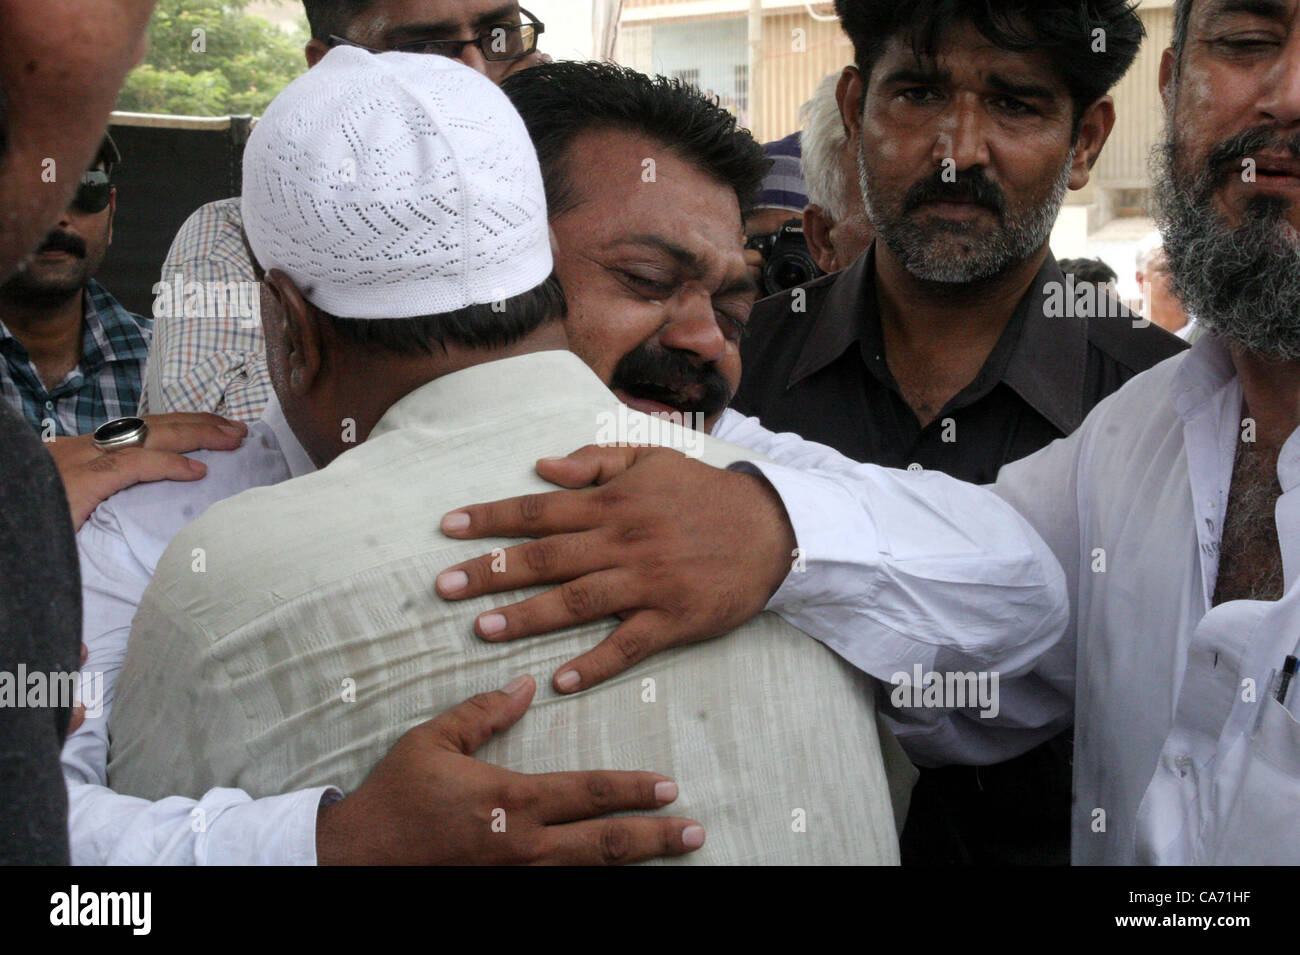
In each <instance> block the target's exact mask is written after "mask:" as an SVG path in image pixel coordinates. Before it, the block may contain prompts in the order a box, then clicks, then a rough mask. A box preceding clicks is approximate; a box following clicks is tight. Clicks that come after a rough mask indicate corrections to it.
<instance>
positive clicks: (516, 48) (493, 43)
mask: <svg viewBox="0 0 1300 955" xmlns="http://www.w3.org/2000/svg"><path fill="white" fill-rule="evenodd" d="M519 12H520V13H521V14H523V15H524V16H526V17H527V18H528V19H529V20H530V21H532V22H529V23H516V24H513V25H508V24H501V25H499V26H494V27H492V28H491V29H489V30H488V31H487V32H486V33H481V34H479V35H478V36H476V37H474V38H472V39H469V40H415V41H413V42H411V43H398V44H397V45H395V46H394V47H393V48H392V50H393V51H395V52H397V53H429V54H433V55H435V56H448V57H451V58H452V59H456V58H458V57H459V56H460V55H461V53H462V52H464V50H465V47H467V46H476V47H478V49H479V52H480V53H482V54H483V59H485V60H488V61H490V62H500V61H503V60H518V59H520V58H522V57H525V56H527V55H528V54H529V53H532V52H534V51H535V50H536V49H537V37H538V34H540V33H542V32H543V31H544V30H545V29H546V25H545V24H544V23H542V22H541V21H540V20H538V19H537V18H536V17H535V16H533V15H532V14H531V13H529V12H528V11H527V10H525V9H524V8H523V7H520V8H519ZM329 42H330V46H355V47H358V48H359V49H362V50H366V51H367V52H369V53H383V52H386V51H384V50H376V49H374V48H373V47H369V46H364V45H363V44H360V43H357V42H355V41H353V40H349V39H348V38H347V37H341V36H337V35H331V36H330V38H329Z"/></svg>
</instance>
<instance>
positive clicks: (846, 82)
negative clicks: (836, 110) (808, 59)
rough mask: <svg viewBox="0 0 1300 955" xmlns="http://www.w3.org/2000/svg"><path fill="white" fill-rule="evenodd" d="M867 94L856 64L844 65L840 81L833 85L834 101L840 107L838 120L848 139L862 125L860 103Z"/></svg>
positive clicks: (864, 81)
mask: <svg viewBox="0 0 1300 955" xmlns="http://www.w3.org/2000/svg"><path fill="white" fill-rule="evenodd" d="M866 95H867V85H866V80H865V79H864V78H863V76H862V73H861V72H859V70H858V68H857V67H856V66H846V67H844V72H842V73H841V74H840V81H839V83H838V84H837V85H836V87H835V102H836V103H838V104H839V107H840V121H841V122H842V123H843V124H844V135H846V136H847V137H848V138H849V139H852V138H853V136H854V135H855V134H856V133H857V131H858V128H859V127H861V125H862V104H863V103H864V102H865V99H866Z"/></svg>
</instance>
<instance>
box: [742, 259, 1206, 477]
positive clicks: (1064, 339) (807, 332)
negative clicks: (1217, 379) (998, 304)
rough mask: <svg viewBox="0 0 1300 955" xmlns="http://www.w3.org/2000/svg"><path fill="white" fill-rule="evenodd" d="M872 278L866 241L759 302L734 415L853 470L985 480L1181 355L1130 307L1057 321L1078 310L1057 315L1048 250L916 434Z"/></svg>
mask: <svg viewBox="0 0 1300 955" xmlns="http://www.w3.org/2000/svg"><path fill="white" fill-rule="evenodd" d="M875 282H876V273H875V247H874V246H873V247H872V248H871V249H869V250H868V251H867V252H865V253H864V254H863V255H861V256H859V257H858V260H857V261H856V262H855V263H854V264H853V265H852V266H850V267H849V268H848V269H846V270H844V271H843V272H838V273H836V274H834V275H828V276H823V277H822V278H820V279H817V280H816V281H813V282H810V283H808V284H807V285H805V286H802V287H801V289H800V290H793V289H792V290H789V291H786V292H783V293H781V294H779V295H774V296H772V297H771V298H767V299H764V300H763V301H761V302H759V303H758V304H757V305H755V306H754V310H753V312H752V313H751V315H750V325H749V328H750V332H749V334H748V336H747V337H746V340H745V341H744V342H743V343H742V345H741V356H742V359H743V368H744V372H743V375H742V377H741V383H740V389H739V390H738V391H737V392H736V397H735V400H734V401H733V402H732V407H734V408H735V409H736V410H737V411H740V412H742V413H743V414H748V415H755V416H757V417H758V418H759V419H760V420H761V421H762V422H763V425H764V427H766V428H769V429H770V430H773V431H793V432H795V433H797V434H800V435H802V436H803V437H805V438H807V439H808V440H810V441H818V442H820V443H822V444H827V445H830V446H831V447H833V448H835V449H836V450H838V451H840V452H841V453H842V454H845V455H847V456H848V457H850V458H853V459H855V460H858V461H867V462H871V463H873V464H881V465H884V466H886V467H893V468H906V467H908V466H909V465H913V464H919V465H920V466H921V467H923V468H925V469H926V470H935V471H943V472H944V473H946V474H951V475H952V476H953V477H957V478H961V479H962V480H965V481H974V482H976V483H979V484H987V483H991V482H992V481H993V480H994V479H995V478H996V477H997V474H998V469H999V468H1001V467H1002V465H1004V464H1006V463H1008V462H1009V461H1015V460H1017V459H1019V458H1022V457H1025V456H1026V455H1028V454H1032V453H1033V452H1035V451H1037V450H1038V449H1039V448H1042V447H1043V446H1045V445H1047V444H1050V443H1051V442H1052V441H1055V440H1056V439H1057V438H1060V437H1064V436H1065V435H1067V434H1069V433H1070V432H1072V431H1073V430H1074V429H1075V428H1077V427H1078V426H1079V424H1080V422H1082V421H1083V419H1084V417H1085V416H1086V415H1087V414H1088V412H1089V411H1091V410H1092V408H1093V406H1094V405H1096V404H1097V403H1098V402H1099V401H1101V400H1102V399H1103V398H1105V397H1106V396H1107V395H1109V394H1111V393H1112V392H1114V391H1116V390H1117V389H1118V388H1119V387H1120V386H1121V385H1122V384H1124V382H1126V381H1128V380H1129V379H1130V378H1132V377H1133V376H1134V375H1136V374H1138V373H1139V372H1142V371H1145V370H1146V369H1148V368H1150V367H1151V366H1152V365H1155V364H1157V363H1159V362H1161V361H1163V360H1164V359H1166V358H1169V357H1170V356H1172V355H1176V354H1177V353H1178V352H1180V351H1182V350H1183V349H1184V348H1186V347H1187V346H1186V344H1185V343H1184V342H1183V341H1181V340H1180V339H1179V338H1177V337H1176V336H1174V335H1171V334H1169V333H1168V332H1166V331H1164V330H1163V329H1161V328H1159V327H1157V326H1155V325H1149V326H1146V327H1142V328H1134V327H1133V324H1132V323H1133V320H1135V319H1136V318H1137V316H1135V315H1132V314H1131V313H1128V312H1127V311H1125V312H1124V313H1123V314H1122V315H1119V316H1115V317H1093V318H1088V317H1080V316H1077V315H1075V316H1071V315H1069V314H1058V313H1059V312H1067V313H1069V312H1072V311H1074V310H1073V309H1069V308H1062V307H1061V304H1062V302H1063V301H1065V298H1066V297H1065V291H1064V290H1066V289H1067V288H1068V287H1067V286H1066V280H1065V276H1064V274H1063V273H1062V272H1061V268H1060V266H1059V265H1057V264H1056V260H1055V259H1054V258H1052V257H1051V256H1050V255H1049V256H1048V258H1047V260H1046V261H1045V262H1044V263H1043V267H1042V268H1041V269H1040V270H1039V272H1038V275H1037V277H1036V278H1035V279H1034V283H1033V285H1032V286H1031V287H1030V290H1029V292H1028V294H1026V295H1025V297H1024V298H1023V299H1021V301H1020V303H1019V305H1018V306H1017V308H1016V311H1015V313H1014V314H1013V315H1012V316H1011V320H1010V321H1009V322H1008V323H1007V327H1006V329H1005V330H1004V331H1003V333H1002V336H1001V338H1000V339H999V340H998V343H997V344H996V345H995V346H994V348H993V351H992V352H991V353H990V354H989V357H988V359H987V361H985V363H984V367H983V368H982V369H980V372H979V374H978V375H977V376H976V377H975V380H974V381H972V382H971V383H970V384H969V385H967V386H966V387H965V388H963V389H962V390H961V391H960V392H959V393H958V394H956V395H955V396H953V398H952V399H951V400H950V401H949V402H948V403H947V404H946V405H945V406H944V408H943V409H942V410H941V411H940V412H939V414H938V415H937V416H936V417H935V419H934V420H933V421H932V422H930V424H928V425H927V426H926V427H924V428H922V427H921V424H920V422H919V421H918V420H917V417H916V414H915V413H914V412H913V411H912V409H911V407H910V406H909V405H908V404H907V402H906V401H905V400H904V399H903V395H902V393H901V391H900V390H899V387H898V383H897V382H896V381H894V376H893V375H892V374H891V373H890V371H889V366H888V364H887V363H886V361H885V348H884V339H883V335H882V333H881V327H880V313H879V310H878V306H877V299H876V285H875ZM1054 282H1055V283H1060V285H1059V286H1058V288H1057V289H1053V287H1052V284H1051V283H1054ZM799 292H802V293H803V296H804V301H803V303H802V304H803V309H804V310H803V311H802V312H797V311H794V309H793V307H792V306H794V305H796V304H798V303H797V299H796V296H797V295H798V294H799ZM1115 310H1117V309H1112V311H1115Z"/></svg>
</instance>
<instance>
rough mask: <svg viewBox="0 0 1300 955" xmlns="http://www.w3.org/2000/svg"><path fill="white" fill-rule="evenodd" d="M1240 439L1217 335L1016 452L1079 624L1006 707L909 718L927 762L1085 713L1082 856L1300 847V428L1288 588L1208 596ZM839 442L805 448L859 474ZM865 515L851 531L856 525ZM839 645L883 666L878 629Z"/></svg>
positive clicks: (1280, 522)
mask: <svg viewBox="0 0 1300 955" xmlns="http://www.w3.org/2000/svg"><path fill="white" fill-rule="evenodd" d="M1241 434H1242V392H1241V385H1240V383H1239V381H1238V380H1237V377H1236V373H1235V370H1234V368H1233V366H1232V362H1231V359H1230V357H1229V355H1228V353H1227V351H1226V349H1225V348H1224V347H1223V346H1222V345H1221V344H1220V343H1219V342H1218V341H1217V340H1216V339H1215V338H1214V337H1213V336H1206V337H1204V338H1202V339H1201V340H1200V341H1198V342H1197V343H1196V345H1195V346H1193V348H1192V350H1191V351H1189V352H1186V353H1184V354H1182V355H1179V356H1176V357H1174V358H1170V359H1169V360H1167V361H1165V362H1163V363H1161V364H1160V365H1158V366H1156V367H1155V368H1153V369H1151V370H1150V371H1147V372H1146V373H1144V374H1141V375H1138V376H1137V377H1135V378H1134V379H1132V380H1131V381H1130V382H1128V384H1126V385H1125V386H1124V387H1123V388H1122V389H1120V390H1119V391H1118V392H1116V393H1115V394H1114V395H1111V396H1110V397H1109V398H1107V399H1106V400H1105V401H1103V402H1102V403H1101V404H1099V405H1098V406H1097V407H1096V408H1095V409H1094V410H1093V412H1092V413H1091V414H1090V415H1089V416H1088V418H1087V419H1086V420H1085V421H1084V423H1083V425H1082V426H1081V427H1080V428H1079V429H1078V430H1077V431H1076V432H1075V433H1074V434H1072V435H1071V436H1069V437H1068V438H1063V439H1061V440H1059V441H1056V442H1054V443H1053V444H1051V445H1049V446H1048V447H1046V448H1044V449H1043V450H1042V451H1039V452H1038V453H1036V454H1034V455H1031V456H1029V457H1028V458H1025V459H1023V460H1021V461H1017V462H1014V463H1012V464H1008V465H1007V466H1005V467H1004V468H1003V469H1002V471H1001V473H1000V474H999V475H998V481H997V483H996V484H995V485H994V486H993V489H994V490H995V491H996V492H997V493H998V494H999V495H1001V496H1002V497H1003V498H1005V499H1006V500H1008V501H1009V502H1011V503H1012V504H1014V505H1015V506H1016V508H1017V509H1019V510H1020V512H1021V513H1022V514H1024V515H1025V517H1027V518H1028V519H1029V521H1030V523H1031V524H1032V525H1033V526H1034V527H1035V528H1036V529H1037V531H1038V532H1039V533H1040V534H1041V535H1042V537H1043V539H1044V540H1045V541H1046V542H1047V544H1048V545H1049V546H1050V547H1051V549H1052V551H1053V552H1054V553H1055V554H1056V556H1057V558H1059V560H1060V562H1061V565H1062V566H1063V568H1064V570H1065V574H1066V579H1067V581H1068V583H1069V588H1070V598H1071V601H1070V602H1071V615H1070V623H1069V627H1068V629H1067V631H1066V637H1065V639H1064V640H1062V641H1060V642H1059V643H1057V644H1055V645H1053V646H1052V647H1051V648H1050V649H1049V650H1048V652H1047V653H1045V654H1044V655H1043V656H1042V658H1041V659H1039V660H1038V661H1037V663H1036V664H1035V665H1034V669H1033V671H1032V672H1031V673H1028V674H1025V675H1023V676H1021V677H1019V678H1014V679H1007V678H1006V677H1007V676H1008V674H1006V673H1004V674H1003V677H1004V679H1003V680H1002V682H1001V684H1000V695H1001V712H1000V714H999V715H998V717H996V718H994V719H991V720H982V719H980V718H979V717H978V715H977V714H975V713H974V712H973V711H970V710H967V711H963V712H956V713H953V712H949V713H947V714H946V716H947V718H946V719H938V718H937V716H938V715H939V712H940V711H934V714H933V715H934V716H935V717H936V718H934V719H933V720H932V721H931V722H930V724H929V727H928V732H926V731H922V732H911V733H910V735H908V734H907V727H906V726H904V727H902V728H901V729H902V733H901V734H900V740H902V741H903V742H904V745H905V746H906V747H907V748H908V751H909V753H910V754H911V755H912V756H913V758H914V759H916V760H917V761H919V762H922V763H923V764H924V763H932V764H939V763H943V762H957V763H987V762H991V761H997V760H1002V759H1009V758H1011V757H1013V756H1016V755H1019V754H1020V753H1023V752H1025V751H1027V750H1029V749H1030V748H1032V747H1033V746H1034V745H1036V744H1037V743H1038V742H1040V741H1041V740H1042V739H1045V738H1047V737H1049V736H1051V735H1052V734H1053V733H1054V732H1055V731H1056V730H1057V729H1058V728H1060V727H1062V726H1064V725H1067V724H1068V723H1069V722H1070V719H1071V717H1073V719H1074V722H1075V731H1074V732H1075V748H1074V797H1075V798H1074V808H1073V810H1072V813H1073V816H1072V819H1073V822H1072V825H1073V848H1072V860H1073V861H1074V862H1075V863H1076V864H1097V863H1107V864H1126V863H1133V862H1143V863H1152V864H1169V863H1172V864H1182V863H1211V862H1213V863H1237V864H1245V863H1280V862H1286V863H1291V864H1295V863H1297V862H1300V844H1298V843H1297V840H1296V838H1295V834H1296V833H1300V723H1297V721H1296V719H1295V714H1297V713H1300V686H1293V688H1292V689H1291V692H1290V695H1289V697H1288V701H1287V702H1288V703H1289V706H1283V705H1282V704H1280V703H1278V702H1277V701H1276V700H1275V699H1274V698H1273V686H1272V683H1271V681H1272V679H1273V674H1274V671H1275V670H1277V669H1280V668H1281V666H1282V664H1283V660H1284V658H1285V657H1286V655H1287V654H1294V653H1297V650H1296V647H1297V644H1298V643H1300V592H1298V588H1297V587H1296V586H1295V581H1296V576H1297V573H1298V572H1300V543H1298V542H1300V493H1298V492H1297V485H1300V437H1297V434H1292V435H1291V437H1290V438H1289V439H1288V441H1287V442H1286V444H1285V446H1284V447H1283V449H1282V453H1281V457H1280V460H1279V463H1278V477H1279V480H1280V483H1281V486H1282V490H1283V494H1282V497H1281V499H1280V500H1279V502H1278V505H1277V510H1276V520H1277V526H1278V537H1279V539H1280V540H1281V542H1282V552H1283V571H1284V576H1285V585H1286V590H1285V596H1284V597H1283V598H1282V599H1281V600H1280V601H1277V602H1268V601H1251V600H1236V601H1231V602H1228V603H1224V604H1221V605H1220V606H1218V607H1213V609H1211V602H1212V600H1213V595H1214V587H1215V582H1216V580H1217V577H1218V550H1219V542H1220V539H1221V537H1222V532H1223V521H1224V515H1225V512H1226V509H1227V502H1228V490H1229V485H1230V483H1231V479H1232V466H1233V459H1234V454H1235V451H1236V447H1237V442H1238V441H1239V440H1240V438H1241ZM825 451H826V453H825V454H823V455H822V456H820V457H819V458H817V459H815V460H810V461H806V462H805V463H808V464H810V465H811V466H814V467H818V468H821V469H823V471H824V472H825V473H836V474H839V475H840V476H841V478H842V479H843V480H844V481H845V483H846V484H849V483H851V482H852V480H853V476H854V475H856V474H858V473H860V469H861V467H862V466H861V465H855V464H854V463H853V462H851V461H849V460H848V459H846V458H843V457H841V456H839V455H837V454H836V453H835V452H834V451H831V450H830V449H825ZM767 453H769V456H771V457H774V458H776V459H778V460H780V459H781V455H780V454H776V453H771V452H770V451H769V452H767ZM846 476H847V477H846ZM837 513H839V514H841V515H842V516H846V517H847V516H852V515H854V513H855V512H853V511H852V510H850V509H841V510H839V511H837ZM865 528H866V525H863V527H862V528H858V527H855V526H853V525H852V524H845V525H843V526H842V528H841V530H842V532H843V534H845V535H846V539H851V538H852V537H853V536H854V535H856V534H858V533H862V532H863V531H864V529H865ZM794 580H795V578H794V575H791V579H790V581H787V583H789V582H791V581H794ZM780 612H783V611H780ZM803 629H805V630H806V631H807V632H809V633H811V634H812V635H814V636H816V637H818V638H820V639H826V636H825V630H824V628H820V627H817V626H803ZM837 641H844V642H847V644H848V645H847V646H845V647H843V648H842V649H841V648H840V647H838V646H837V643H836V642H831V645H832V646H836V648H837V649H840V652H842V653H843V654H844V655H845V656H846V657H847V658H848V659H849V660H851V661H853V662H855V663H859V665H863V663H872V662H874V661H871V660H870V659H869V655H870V654H871V653H872V652H873V650H874V647H875V640H874V635H873V633H872V631H871V630H870V629H869V628H858V629H855V630H850V631H844V632H843V633H841V634H840V635H838V637H837ZM1076 657H1077V663H1076ZM859 661H863V662H859ZM864 669H868V672H872V673H873V674H875V675H879V671H877V670H871V669H869V668H868V667H867V666H864ZM1076 674H1077V680H1076ZM1296 683H1297V684H1300V680H1297V681H1296Z"/></svg>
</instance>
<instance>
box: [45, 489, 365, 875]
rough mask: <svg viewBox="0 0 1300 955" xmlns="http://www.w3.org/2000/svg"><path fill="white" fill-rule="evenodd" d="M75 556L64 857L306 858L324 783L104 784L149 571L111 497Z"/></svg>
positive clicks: (312, 854) (169, 860)
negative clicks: (75, 682) (279, 791)
mask: <svg viewBox="0 0 1300 955" xmlns="http://www.w3.org/2000/svg"><path fill="white" fill-rule="evenodd" d="M77 543H78V549H79V551H80V558H81V579H82V602H83V607H84V619H85V622H84V625H83V641H84V642H85V644H86V648H87V657H86V663H85V665H84V667H83V668H82V686H83V700H82V702H83V703H84V704H85V706H86V721H85V723H84V724H83V725H82V727H81V728H80V729H79V730H78V731H77V732H76V733H74V734H72V736H70V737H69V738H68V741H67V743H66V744H65V745H64V748H63V755H62V762H63V776H64V781H65V782H66V784H67V787H68V810H69V818H68V829H69V836H70V841H71V850H72V862H73V864H74V865H147V864H155V865H156V864H164V865H166V864H170V865H195V864H197V865H205V864H210V865H249V864H265V865H294V864H302V865H314V864H315V862H316V812H317V809H318V808H319V806H320V804H321V800H322V798H324V799H326V801H329V800H330V799H335V798H338V797H339V796H340V795H341V793H339V791H338V790H337V789H335V788H334V787H331V786H325V787H318V788H315V789H307V790H302V791H299V792H293V793H287V794H284V795H281V796H271V797H267V798H263V799H253V798H252V797H251V796H249V795H248V794H247V793H245V792H243V791H242V790H238V789H213V790H210V791H209V792H207V793H205V794H204V795H203V796H202V797H201V798H200V799H187V798H182V797H180V796H172V797H169V798H167V799H162V800H158V801H157V802H151V801H149V800H146V799H140V798H137V797H134V796H126V795H122V794H119V793H115V792H113V791H112V790H111V789H109V788H108V786H107V765H108V716H109V712H110V710H111V708H112V703H113V687H114V683H115V680H116V678H117V674H118V672H119V671H120V669H121V666H122V661H123V659H124V658H125V656H126V645H127V638H128V637H129V636H130V633H131V620H132V617H133V616H134V615H135V608H136V606H137V605H138V604H139V602H140V598H141V597H142V596H143V594H144V591H145V588H146V587H147V586H148V584H149V578H150V572H149V569H148V568H147V567H146V566H145V565H144V564H143V563H142V562H141V561H140V559H139V558H138V557H137V555H136V554H134V553H133V552H132V549H131V547H130V545H129V543H128V542H127V540H126V539H125V537H124V535H123V534H122V533H121V531H120V529H119V527H118V524H117V521H116V518H115V515H114V513H113V509H112V506H111V503H106V504H104V505H101V506H100V507H99V508H97V509H96V511H95V513H94V514H93V515H92V517H91V519H90V520H89V521H87V522H86V524H85V525H84V526H83V527H82V529H81V531H80V532H79V533H78V535H77Z"/></svg>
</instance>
